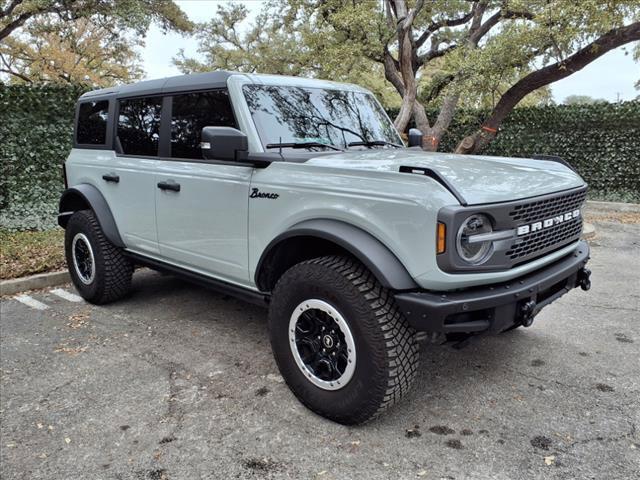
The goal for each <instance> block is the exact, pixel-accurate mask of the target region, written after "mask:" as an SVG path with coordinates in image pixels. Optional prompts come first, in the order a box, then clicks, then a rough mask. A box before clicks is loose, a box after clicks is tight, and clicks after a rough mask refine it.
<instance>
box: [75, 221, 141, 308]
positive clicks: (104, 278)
mask: <svg viewBox="0 0 640 480" xmlns="http://www.w3.org/2000/svg"><path fill="white" fill-rule="evenodd" d="M78 233H80V234H84V236H85V237H86V238H87V239H88V240H89V243H90V245H91V249H92V250H93V256H94V259H95V275H94V278H93V280H92V281H91V283H89V284H86V283H83V282H82V281H81V280H80V277H79V272H78V271H76V268H75V265H74V262H73V258H72V243H73V239H74V237H75V236H76V235H77V234H78ZM64 243H65V255H66V260H67V267H68V269H69V273H70V274H71V280H72V281H73V284H74V285H75V287H76V289H77V290H78V292H79V293H80V295H81V296H82V298H84V299H85V300H86V301H88V302H90V303H94V304H98V305H99V304H104V303H109V302H113V301H115V300H118V299H120V298H122V297H124V296H125V295H126V294H127V293H129V290H130V287H131V276H132V274H133V264H132V263H131V261H130V260H129V259H128V258H127V257H125V255H124V254H123V252H122V250H121V249H120V248H118V247H116V246H115V245H113V244H112V243H111V242H110V241H109V240H107V237H105V235H104V233H103V232H102V229H101V228H100V224H99V223H98V220H97V219H96V216H95V214H94V213H93V211H91V210H80V211H78V212H75V213H74V214H73V215H72V216H71V218H70V219H69V222H68V223H67V227H66V231H65V242H64Z"/></svg>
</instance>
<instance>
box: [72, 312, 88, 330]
mask: <svg viewBox="0 0 640 480" xmlns="http://www.w3.org/2000/svg"><path fill="white" fill-rule="evenodd" d="M88 318H89V311H88V310H87V311H84V312H80V313H77V314H75V315H71V316H70V317H69V320H70V321H69V323H67V327H69V328H73V329H74V330H75V329H77V328H82V327H86V326H87V324H88V323H89V320H88Z"/></svg>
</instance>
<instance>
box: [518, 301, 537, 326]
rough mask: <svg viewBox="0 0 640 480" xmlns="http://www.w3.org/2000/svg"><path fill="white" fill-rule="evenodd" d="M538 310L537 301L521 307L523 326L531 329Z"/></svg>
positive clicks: (526, 303)
mask: <svg viewBox="0 0 640 480" xmlns="http://www.w3.org/2000/svg"><path fill="white" fill-rule="evenodd" d="M535 309H536V301H535V300H529V301H528V302H525V303H523V304H522V305H521V306H520V318H522V320H521V321H522V326H523V327H530V326H531V325H532V324H533V319H534V315H533V312H534V310H535Z"/></svg>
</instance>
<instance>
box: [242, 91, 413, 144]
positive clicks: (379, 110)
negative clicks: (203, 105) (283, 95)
mask: <svg viewBox="0 0 640 480" xmlns="http://www.w3.org/2000/svg"><path fill="white" fill-rule="evenodd" d="M296 80H297V79H296ZM300 80H301V81H304V82H305V83H304V84H297V82H296V83H291V84H290V83H284V82H281V83H275V82H274V83H271V82H269V83H262V82H243V83H242V85H239V87H240V88H239V89H238V90H239V93H240V94H241V95H242V98H243V101H244V107H245V108H246V111H247V113H248V120H249V121H250V122H251V124H252V125H251V126H252V127H253V130H254V131H255V133H256V136H257V140H258V142H259V144H260V146H261V149H262V150H263V151H268V150H267V149H266V147H267V145H269V144H272V143H273V141H272V140H273V139H271V138H265V135H264V133H265V131H267V128H266V126H265V125H264V124H262V123H261V122H260V120H259V118H256V116H255V115H254V111H253V110H252V109H251V107H250V106H249V104H250V100H248V99H247V94H248V92H247V87H249V88H263V89H267V88H274V87H275V88H300V89H303V90H323V91H338V92H346V93H350V94H353V95H366V96H367V97H368V99H369V100H370V101H371V106H372V109H374V110H376V116H377V117H378V118H379V120H380V121H381V122H386V124H387V126H386V127H382V128H384V129H386V128H387V127H388V128H389V130H390V131H391V132H393V134H392V135H393V137H394V138H393V141H392V142H391V143H396V144H397V145H399V146H403V147H404V146H405V143H404V141H403V139H402V137H401V136H400V134H399V132H398V131H397V130H396V128H395V125H394V124H393V122H392V121H391V119H390V118H389V116H388V115H387V112H386V111H385V109H384V108H383V107H382V105H381V104H380V102H379V101H378V99H377V98H376V96H375V95H374V94H373V93H372V92H370V91H368V90H365V89H363V88H360V87H357V86H352V85H349V84H339V83H333V82H326V84H323V83H325V82H322V81H317V80H308V79H300ZM316 82H317V83H318V84H315V83H316ZM341 87H342V88H341ZM292 140H295V139H291V138H282V142H283V143H290V142H292ZM368 140H369V141H374V140H385V141H389V140H390V139H389V138H383V139H378V138H371V139H368ZM299 141H303V140H299ZM347 143H349V142H347ZM335 146H337V147H339V148H340V149H343V150H345V151H347V150H349V149H350V148H351V149H355V148H360V147H353V146H352V147H348V146H347V145H344V144H342V143H341V142H340V143H338V144H336V145H335ZM310 148H312V149H313V150H312V151H313V152H315V153H322V152H329V151H331V150H330V149H329V148H326V149H324V148H322V147H310ZM362 148H376V147H362ZM377 148H380V146H377ZM382 148H396V147H382ZM282 149H287V150H288V149H290V147H282ZM302 151H304V149H302Z"/></svg>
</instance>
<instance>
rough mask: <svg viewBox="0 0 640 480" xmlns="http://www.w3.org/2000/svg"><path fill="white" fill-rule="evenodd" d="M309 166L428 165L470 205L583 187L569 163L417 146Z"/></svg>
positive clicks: (385, 168) (335, 157) (390, 168)
mask: <svg viewBox="0 0 640 480" xmlns="http://www.w3.org/2000/svg"><path fill="white" fill-rule="evenodd" d="M306 163H307V164H309V165H316V166H326V167H331V168H345V169H350V170H369V171H377V172H398V175H411V174H410V173H400V167H401V166H404V167H414V168H429V169H431V170H433V171H435V172H436V173H437V174H438V175H440V176H441V177H442V178H443V179H444V180H445V182H444V183H448V184H449V185H450V186H451V187H453V189H455V190H457V192H458V193H459V196H461V197H462V198H463V199H464V200H465V201H466V203H467V204H468V205H478V204H483V203H497V202H507V201H510V200H518V199H521V198H528V197H535V196H538V195H544V194H548V193H554V192H559V191H562V190H567V189H570V188H575V187H580V186H583V185H584V184H585V182H584V181H583V180H582V179H581V178H580V176H579V175H578V174H577V173H575V172H574V171H573V170H571V169H570V168H568V167H566V166H565V165H563V164H561V163H559V162H554V161H549V160H533V159H527V158H512V157H490V156H486V155H456V154H450V153H438V152H425V151H422V150H419V149H408V148H405V149H386V148H385V149H376V150H373V149H371V150H362V151H352V152H344V153H336V154H332V155H323V156H320V157H315V158H312V159H310V160H308V161H307V162H306Z"/></svg>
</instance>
